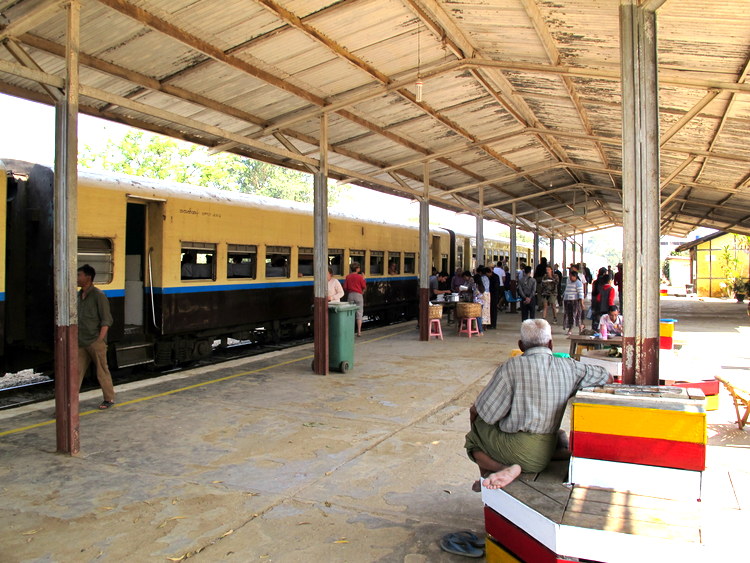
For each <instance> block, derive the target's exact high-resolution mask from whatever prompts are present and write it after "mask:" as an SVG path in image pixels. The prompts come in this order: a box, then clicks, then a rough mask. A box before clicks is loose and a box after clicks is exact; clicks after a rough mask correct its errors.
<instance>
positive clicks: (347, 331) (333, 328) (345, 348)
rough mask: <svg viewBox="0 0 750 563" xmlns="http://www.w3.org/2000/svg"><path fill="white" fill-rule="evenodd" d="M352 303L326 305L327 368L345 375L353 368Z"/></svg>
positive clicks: (353, 313)
mask: <svg viewBox="0 0 750 563" xmlns="http://www.w3.org/2000/svg"><path fill="white" fill-rule="evenodd" d="M356 312H357V305H355V304H354V303H329V304H328V367H329V368H330V369H333V370H338V371H340V372H341V373H346V372H347V371H349V370H350V369H352V368H353V367H354V330H355V327H354V317H355V315H356Z"/></svg>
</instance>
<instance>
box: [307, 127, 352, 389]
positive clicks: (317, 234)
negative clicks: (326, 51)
mask: <svg viewBox="0 0 750 563" xmlns="http://www.w3.org/2000/svg"><path fill="white" fill-rule="evenodd" d="M313 272H314V274H315V278H314V279H315V281H314V295H313V336H314V338H315V344H314V349H315V355H314V359H313V371H314V372H315V373H316V374H318V375H328V114H327V113H324V114H323V115H321V117H320V164H319V166H318V171H317V172H316V173H315V177H314V178H313ZM352 330H354V327H352Z"/></svg>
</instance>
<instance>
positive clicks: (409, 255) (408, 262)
mask: <svg viewBox="0 0 750 563" xmlns="http://www.w3.org/2000/svg"><path fill="white" fill-rule="evenodd" d="M416 272H417V255H416V253H414V252H404V273H405V274H414V273H416Z"/></svg>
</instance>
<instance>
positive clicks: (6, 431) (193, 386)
mask: <svg viewBox="0 0 750 563" xmlns="http://www.w3.org/2000/svg"><path fill="white" fill-rule="evenodd" d="M405 332H407V331H406V330H400V331H398V332H394V333H391V334H386V335H384V336H379V337H377V338H372V339H369V340H365V341H364V342H362V344H369V343H370V342H377V341H378V340H384V339H385V338H390V337H392V336H397V335H399V334H403V333H405ZM313 357H314V355H313V354H309V355H307V356H303V357H301V358H297V359H295V360H286V361H285V362H279V363H277V364H273V365H270V366H266V367H262V368H258V369H252V370H249V371H243V372H241V373H234V374H232V375H227V376H224V377H219V378H217V379H212V380H210V381H203V382H201V383H195V384H193V385H187V386H185V387H180V388H178V389H172V390H170V391H164V392H163V393H156V394H154V395H149V396H147V397H141V398H139V399H132V400H130V401H125V402H123V403H115V404H114V405H113V406H112V407H110V408H117V407H124V406H125V405H134V404H136V403H141V402H143V401H150V400H151V399H158V398H160V397H167V396H169V395H174V394H175V393H182V392H183V391H189V390H191V389H197V388H198V387H203V386H204V385H212V384H214V383H221V382H222V381H229V380H230V379H235V378H237V377H243V376H245V375H251V374H253V373H259V372H261V371H266V370H269V369H274V368H278V367H281V366H286V365H289V364H295V363H297V362H303V361H305V360H311V359H313ZM100 412H102V409H92V410H88V411H83V412H81V413H79V414H78V416H79V417H81V416H86V415H89V414H95V413H100ZM54 423H55V419H54V418H53V419H52V420H45V421H44V422H38V423H36V424H29V425H28V426H22V427H21V428H13V429H12V430H5V431H4V432H0V437H2V436H8V435H10V434H17V433H18V432H24V431H25V430H33V429H34V428H41V427H43V426H49V425H50V424H54Z"/></svg>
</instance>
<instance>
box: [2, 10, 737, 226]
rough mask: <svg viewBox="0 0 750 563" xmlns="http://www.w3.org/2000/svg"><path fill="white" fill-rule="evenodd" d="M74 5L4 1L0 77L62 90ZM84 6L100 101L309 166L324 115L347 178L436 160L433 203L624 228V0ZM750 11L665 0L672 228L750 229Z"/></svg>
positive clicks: (665, 194)
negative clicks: (419, 85) (69, 10)
mask: <svg viewBox="0 0 750 563" xmlns="http://www.w3.org/2000/svg"><path fill="white" fill-rule="evenodd" d="M63 5H64V2H60V1H58V0H0V14H2V16H3V21H4V22H5V24H6V25H5V27H4V28H3V29H2V30H0V37H2V38H4V41H5V45H6V48H5V49H3V50H0V91H3V92H6V93H9V94H13V95H19V96H23V97H26V98H29V99H34V100H39V101H47V102H49V101H50V100H51V98H50V95H49V94H48V93H47V91H46V90H45V89H44V88H43V87H42V86H41V85H40V82H46V83H47V87H48V88H49V87H50V86H51V87H52V88H53V89H54V88H55V87H59V86H60V85H61V84H62V83H61V81H60V80H61V78H62V77H63V76H64V60H63V58H62V57H63V55H64V40H65V13H64V9H63ZM81 6H82V9H81V53H82V54H81V65H82V71H81V83H82V89H81V111H82V112H85V113H89V114H92V115H97V116H99V117H104V118H107V119H111V120H115V121H120V122H123V123H127V124H130V125H135V126H138V127H143V128H145V129H150V130H153V131H157V132H161V133H165V134H168V135H173V136H176V137H179V138H184V139H187V140H191V141H194V142H198V143H202V144H204V145H207V146H209V147H213V148H216V149H217V150H230V151H233V152H236V153H238V154H242V155H246V156H251V157H254V158H259V159H262V160H266V161H269V162H274V163H278V164H282V165H285V166H291V167H295V168H298V169H306V167H309V166H314V165H315V164H316V159H317V157H318V142H319V118H320V115H321V114H322V113H324V112H325V113H327V114H328V115H329V141H330V151H331V152H330V155H329V163H330V173H331V176H332V177H333V178H336V179H339V180H349V181H352V182H354V183H357V184H361V185H364V186H368V187H372V188H374V189H378V190H380V191H384V192H387V193H396V194H401V195H407V196H412V197H414V196H418V195H420V194H421V193H422V190H423V182H422V175H423V162H424V160H425V159H429V160H430V199H431V203H433V204H435V205H439V206H442V207H446V208H451V209H455V210H465V211H473V212H477V211H478V210H479V209H480V199H481V198H483V202H484V207H483V208H482V212H483V215H484V217H485V218H487V219H490V220H492V219H494V220H499V221H501V222H506V223H507V222H509V221H510V219H511V212H512V205H513V203H515V205H516V211H517V216H518V221H519V226H520V227H521V228H526V229H529V228H531V226H532V225H533V224H535V223H536V224H538V225H539V227H540V230H541V232H542V233H543V234H554V235H555V236H570V235H572V234H574V233H580V232H585V231H591V230H596V229H601V228H606V227H609V226H613V225H619V224H621V217H622V190H621V184H622V174H621V165H622V159H621V141H620V138H621V106H620V82H619V23H618V22H619V20H618V17H619V16H618V7H619V2H618V0H599V1H597V2H592V1H591V0H557V1H556V2H542V1H539V0H492V1H488V0H463V1H461V2H456V1H453V0H244V1H238V0H83V1H82V2H81ZM747 8H748V3H747V0H728V1H725V2H714V1H711V0H681V1H677V0H667V1H666V2H665V3H664V4H663V5H662V6H661V7H660V8H659V10H658V12H657V14H658V15H657V20H658V26H659V28H658V36H659V68H660V78H659V80H660V92H659V94H660V131H661V136H662V148H661V176H662V182H663V183H664V184H665V185H664V186H663V187H662V199H663V200H666V199H667V198H669V201H667V202H665V204H664V206H663V209H662V231H663V232H664V233H665V234H667V233H668V234H675V235H684V234H686V233H688V232H690V231H691V230H692V229H693V228H695V227H696V226H704V227H711V228H716V229H720V230H725V231H733V232H739V233H748V234H750V146H749V145H748V143H747V131H748V129H750V84H748V83H747V82H746V78H747V74H748V70H750V59H749V56H750V10H748V9H747ZM31 61H33V62H31ZM418 76H419V77H420V78H421V80H422V81H423V82H424V97H423V101H421V102H418V101H417V100H416V85H415V83H416V81H417V77H418ZM693 113H694V114H695V115H692V114H693ZM675 172H676V174H675ZM583 209H585V213H582V211H583Z"/></svg>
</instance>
